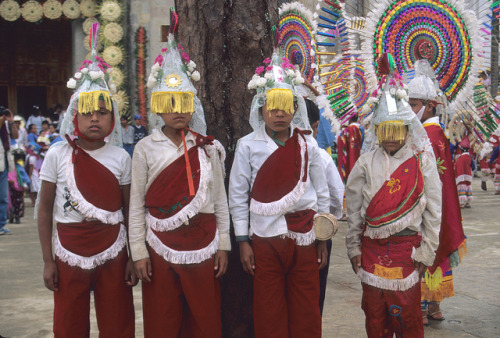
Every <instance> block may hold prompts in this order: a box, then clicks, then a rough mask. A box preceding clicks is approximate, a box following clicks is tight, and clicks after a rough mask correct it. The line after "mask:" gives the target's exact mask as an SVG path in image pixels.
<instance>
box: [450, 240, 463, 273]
mask: <svg viewBox="0 0 500 338" xmlns="http://www.w3.org/2000/svg"><path fill="white" fill-rule="evenodd" d="M465 256H467V240H464V241H463V242H462V244H460V245H459V246H458V248H457V250H455V251H453V252H452V253H451V254H450V256H448V259H449V261H450V269H453V268H456V267H457V266H458V265H459V264H460V263H462V259H463V258H464V257H465Z"/></svg>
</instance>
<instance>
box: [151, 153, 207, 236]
mask: <svg viewBox="0 0 500 338" xmlns="http://www.w3.org/2000/svg"><path fill="white" fill-rule="evenodd" d="M198 159H199V161H200V171H201V173H200V184H199V186H198V191H197V192H196V195H195V196H194V198H193V199H192V200H191V202H189V204H187V205H186V206H185V207H184V208H182V210H181V211H179V212H178V213H176V214H175V215H173V216H171V217H168V218H165V219H159V218H156V217H154V216H153V215H151V214H150V213H149V211H148V212H147V213H146V224H147V225H148V226H150V227H151V228H153V229H154V230H156V231H170V230H174V229H177V228H178V227H180V226H181V225H182V224H184V223H185V222H187V221H188V220H189V219H190V218H192V217H194V216H196V215H197V214H198V213H199V212H200V210H201V208H202V207H203V206H204V205H205V202H206V200H207V192H208V184H209V182H210V181H211V180H212V170H211V166H210V162H209V160H208V157H207V155H206V154H205V151H203V149H200V148H198Z"/></svg>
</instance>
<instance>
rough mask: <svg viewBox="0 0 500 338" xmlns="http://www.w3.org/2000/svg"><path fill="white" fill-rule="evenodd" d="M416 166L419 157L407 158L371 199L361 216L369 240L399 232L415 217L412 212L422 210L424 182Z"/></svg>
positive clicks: (418, 164)
mask: <svg viewBox="0 0 500 338" xmlns="http://www.w3.org/2000/svg"><path fill="white" fill-rule="evenodd" d="M420 166H421V155H417V156H413V157H411V158H409V159H408V160H406V161H405V162H404V163H402V164H401V165H400V166H399V167H398V168H397V169H396V170H395V171H394V172H393V173H392V174H391V177H390V179H389V180H386V181H385V182H384V184H383V185H382V187H381V188H380V189H379V191H378V192H377V193H376V194H375V196H374V197H373V198H372V200H371V201H370V204H369V205H368V208H367V209H366V214H365V221H366V225H367V229H366V233H367V234H368V235H369V237H371V238H385V237H388V236H390V235H392V234H394V233H396V232H399V231H401V230H403V229H404V228H406V226H408V225H409V224H411V219H413V218H414V217H416V216H417V215H415V214H414V213H412V212H413V211H414V209H416V208H417V209H418V210H420V209H422V208H423V207H425V205H424V203H423V202H422V201H421V199H422V196H423V192H424V179H423V175H422V170H421V169H420ZM384 228H387V229H386V230H383V229H384ZM379 231H380V233H379V234H377V232H379ZM370 234H371V235H370Z"/></svg>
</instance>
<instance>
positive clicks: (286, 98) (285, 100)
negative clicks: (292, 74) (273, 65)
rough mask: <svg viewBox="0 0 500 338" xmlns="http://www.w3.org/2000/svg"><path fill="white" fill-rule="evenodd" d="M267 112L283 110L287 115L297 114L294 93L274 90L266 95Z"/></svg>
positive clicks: (279, 89)
mask: <svg viewBox="0 0 500 338" xmlns="http://www.w3.org/2000/svg"><path fill="white" fill-rule="evenodd" d="M266 104H267V110H268V111H271V110H283V111H284V112H285V113H287V114H293V113H294V112H295V109H294V105H293V92H292V91H291V90H290V89H283V88H273V89H269V90H268V91H267V93H266Z"/></svg>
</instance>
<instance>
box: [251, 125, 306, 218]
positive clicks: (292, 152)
mask: <svg viewBox="0 0 500 338" xmlns="http://www.w3.org/2000/svg"><path fill="white" fill-rule="evenodd" d="M305 134H307V131H301V130H299V129H295V130H294V132H293V135H292V137H290V138H289V139H288V140H287V141H286V142H285V145H284V146H283V147H279V148H278V149H276V150H275V151H274V152H273V153H272V154H271V155H270V156H269V157H268V158H267V159H266V161H264V163H263V164H262V166H261V167H260V169H259V171H258V172H257V175H256V177H255V180H254V183H253V185H252V189H251V192H250V197H251V202H250V211H252V212H253V213H256V214H260V215H276V214H280V213H285V212H286V211H287V210H288V209H289V208H290V207H291V206H292V205H293V204H295V203H297V202H298V200H299V199H300V197H301V196H302V194H303V193H304V189H305V187H304V186H305V183H306V181H307V175H308V174H307V168H308V161H309V159H308V153H307V142H306V139H305V136H304V135H305Z"/></svg>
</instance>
